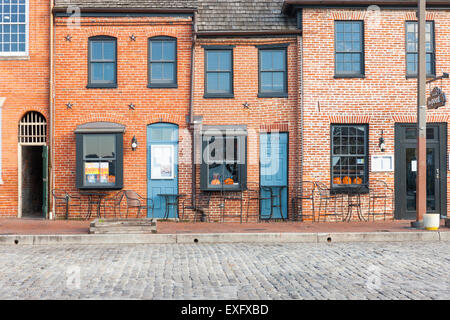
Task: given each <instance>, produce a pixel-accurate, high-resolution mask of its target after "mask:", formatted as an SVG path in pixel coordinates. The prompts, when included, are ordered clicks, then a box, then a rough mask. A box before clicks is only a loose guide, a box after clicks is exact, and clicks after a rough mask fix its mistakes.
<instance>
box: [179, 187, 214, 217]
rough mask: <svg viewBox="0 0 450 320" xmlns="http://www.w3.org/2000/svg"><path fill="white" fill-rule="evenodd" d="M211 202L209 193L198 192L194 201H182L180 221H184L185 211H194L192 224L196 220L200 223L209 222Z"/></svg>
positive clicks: (188, 199)
mask: <svg viewBox="0 0 450 320" xmlns="http://www.w3.org/2000/svg"><path fill="white" fill-rule="evenodd" d="M210 202H211V193H210V192H200V193H198V194H197V195H196V196H195V200H194V198H193V197H191V198H187V199H184V200H183V213H182V216H181V220H184V217H185V210H186V209H188V210H192V211H194V219H193V221H194V222H197V218H199V220H200V221H201V222H203V221H205V220H206V221H207V222H210V220H209V204H210Z"/></svg>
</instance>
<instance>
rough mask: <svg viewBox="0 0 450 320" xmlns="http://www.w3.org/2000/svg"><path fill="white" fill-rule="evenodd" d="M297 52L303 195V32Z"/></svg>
mask: <svg viewBox="0 0 450 320" xmlns="http://www.w3.org/2000/svg"><path fill="white" fill-rule="evenodd" d="M297 46H298V49H297V52H298V53H299V58H298V64H299V73H300V74H299V79H300V134H299V137H298V139H299V149H300V150H299V152H300V163H299V166H300V170H299V171H300V172H299V177H298V179H299V183H300V196H303V165H304V164H303V117H304V114H303V98H304V97H303V33H302V35H301V36H300V35H299V36H297ZM300 207H301V210H302V214H303V202H302V204H301V206H300Z"/></svg>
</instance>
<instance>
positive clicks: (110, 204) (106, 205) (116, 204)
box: [102, 191, 124, 218]
mask: <svg viewBox="0 0 450 320" xmlns="http://www.w3.org/2000/svg"><path fill="white" fill-rule="evenodd" d="M123 197H124V193H123V191H119V192H117V193H115V194H114V195H112V196H110V197H107V198H105V199H104V200H103V204H102V207H103V216H104V217H106V209H112V211H113V212H114V218H116V217H117V212H118V213H119V217H121V214H120V204H121V202H122V199H123Z"/></svg>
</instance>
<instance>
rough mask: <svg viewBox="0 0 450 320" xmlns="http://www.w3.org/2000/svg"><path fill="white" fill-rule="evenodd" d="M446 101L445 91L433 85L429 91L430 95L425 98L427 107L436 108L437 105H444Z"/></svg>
mask: <svg viewBox="0 0 450 320" xmlns="http://www.w3.org/2000/svg"><path fill="white" fill-rule="evenodd" d="M446 102H447V98H446V97H445V93H444V92H443V91H442V89H441V88H439V87H434V89H433V90H432V91H431V95H430V96H429V97H428V99H427V108H428V109H437V108H439V107H443V106H445V103H446Z"/></svg>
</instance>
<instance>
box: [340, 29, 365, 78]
mask: <svg viewBox="0 0 450 320" xmlns="http://www.w3.org/2000/svg"><path fill="white" fill-rule="evenodd" d="M363 35H364V30H363V21H335V75H336V76H344V77H345V76H349V77H352V76H362V75H363V74H364V70H363V69H364V52H363V50H364V49H363V46H364V44H363Z"/></svg>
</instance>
